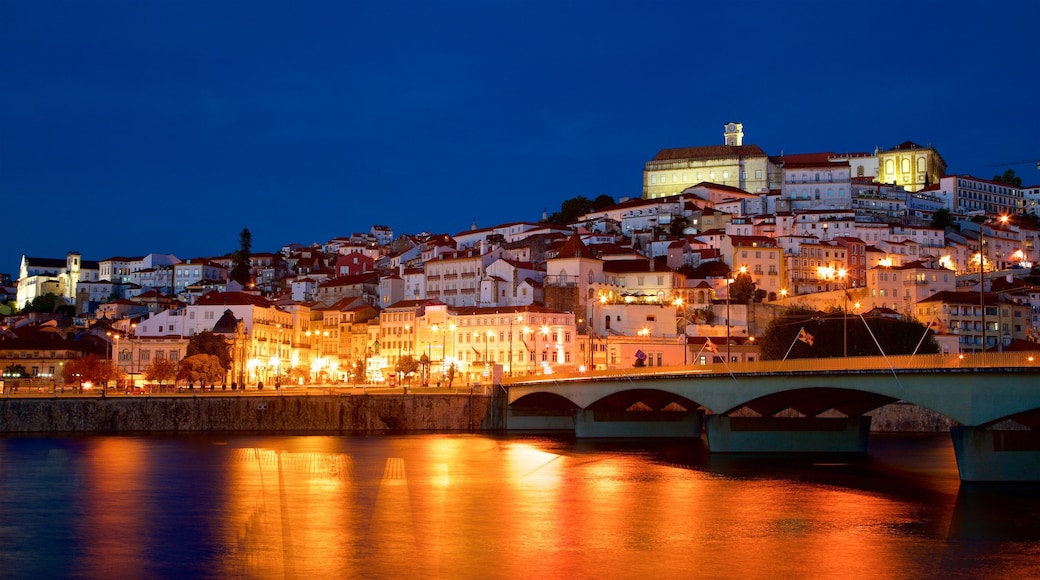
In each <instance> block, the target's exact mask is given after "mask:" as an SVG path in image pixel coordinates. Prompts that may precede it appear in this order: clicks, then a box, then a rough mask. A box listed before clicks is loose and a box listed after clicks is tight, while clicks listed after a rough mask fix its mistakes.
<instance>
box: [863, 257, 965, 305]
mask: <svg viewBox="0 0 1040 580" xmlns="http://www.w3.org/2000/svg"><path fill="white" fill-rule="evenodd" d="M956 286H957V274H956V272H954V271H953V270H950V269H948V268H945V267H943V266H942V265H941V264H939V262H938V261H935V260H929V261H913V262H909V263H906V264H902V265H898V266H875V267H873V268H871V269H870V270H868V272H867V292H868V294H869V297H870V298H869V300H870V303H869V307H867V309H868V310H871V309H874V308H890V309H892V310H894V311H896V312H899V313H900V314H906V315H910V316H914V315H915V314H916V307H917V303H918V302H920V301H922V300H924V299H926V298H928V297H930V296H934V295H935V294H937V293H940V292H953V291H954V289H955V288H956Z"/></svg>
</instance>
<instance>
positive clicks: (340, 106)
mask: <svg viewBox="0 0 1040 580" xmlns="http://www.w3.org/2000/svg"><path fill="white" fill-rule="evenodd" d="M705 4H706V3H701V2H653V1H651V2H610V1H606V2H594V1H587V2H586V1H567V0H557V1H552V2H548V1H546V2H542V1H530V2H519V1H517V2H505V1H498V0H473V1H469V0H465V1H463V0H446V1H442V2H419V1H416V2H343V1H327V2H319V1H308V0H297V1H293V2H287V1H280V2H265V1H258V0H250V1H245V0H241V1H236V2H229V1H224V2H222V1H214V0H209V1H202V0H198V1H196V0H178V1H148V0H130V1H125V2H116V1H105V0H99V1H97V2H72V1H60V2H55V1H49V0H25V1H22V0H0V200H2V202H0V235H2V238H0V239H2V242H0V271H3V272H9V273H12V274H16V271H17V266H18V260H19V259H20V257H21V255H22V254H28V255H32V256H40V257H62V256H64V255H65V253H66V251H68V250H77V251H79V252H81V253H82V254H83V257H84V259H94V260H98V259H103V258H106V257H110V256H113V255H139V254H145V253H148V252H169V253H173V254H175V255H177V256H178V257H180V258H189V257H197V256H203V255H218V254H223V253H226V252H230V251H232V250H234V249H235V248H236V247H237V244H238V232H239V231H240V230H241V229H242V227H243V226H246V227H249V229H250V230H251V231H252V232H253V247H254V250H256V251H275V250H276V249H277V248H278V247H280V246H281V245H283V244H285V243H291V242H297V243H311V242H315V241H319V242H320V241H324V240H326V239H328V238H331V237H334V236H339V235H349V234H350V233H351V232H357V231H367V230H368V229H369V227H370V226H371V225H372V224H385V225H389V226H390V227H392V228H393V229H394V231H395V233H397V234H401V233H417V232H420V231H423V230H428V231H435V232H448V233H456V232H458V231H461V230H465V229H468V228H469V226H470V224H471V223H472V222H473V221H474V220H475V221H476V223H477V224H478V226H481V227H484V226H490V225H494V224H497V223H503V222H509V221H521V220H531V221H534V220H537V219H538V218H539V217H540V216H541V212H542V210H543V208H546V209H548V211H549V212H550V213H551V212H553V211H555V210H557V209H559V207H560V204H561V202H562V201H563V200H565V199H568V198H571V197H574V196H577V195H585V196H587V197H590V198H591V197H595V196H597V195H599V194H607V195H610V196H612V197H614V198H615V199H618V198H621V197H637V196H639V195H640V186H641V171H642V166H643V164H644V163H645V162H646V161H647V160H648V159H650V158H651V157H653V155H654V154H655V153H656V152H657V151H658V150H659V149H662V148H668V147H687V146H695V145H711V144H721V142H722V126H723V124H724V123H726V122H729V121H737V122H741V123H743V124H744V132H745V141H744V142H745V144H752V143H753V144H757V145H759V146H760V147H762V148H763V149H764V150H765V151H766V152H767V153H770V154H779V153H781V152H782V151H783V152H786V153H796V152H800V153H804V152H814V151H870V150H873V149H874V148H875V147H882V148H887V147H891V146H894V145H897V144H899V143H901V142H903V141H907V140H912V141H915V142H918V143H921V144H932V145H934V146H935V147H936V148H937V149H938V150H939V152H940V153H941V154H942V155H943V157H944V158H945V159H946V161H947V164H948V166H949V170H950V171H951V172H954V173H964V174H972V175H976V176H979V177H987V178H988V177H992V176H993V174H995V173H999V172H1003V170H1004V169H1006V167H1005V166H1003V165H1002V164H1003V163H1007V162H1011V161H1020V160H1036V159H1040V107H1038V105H1037V102H1038V101H1040V90H1038V89H1040V87H1038V84H1040V63H1038V60H1040V45H1038V44H1037V41H1036V39H1035V32H1036V23H1037V22H1040V3H1037V2H1027V1H1014V2H1012V1H1004V0H996V1H991V2H986V3H983V4H979V3H977V2H970V3H969V2H967V1H962V0H954V1H947V2H941V1H927V0H918V1H913V2H905V1H895V0H880V1H875V2H869V3H848V2H843V3H839V2H818V1H815V0H808V1H803V2H791V3H785V2H770V1H764V0H751V1H749V2H739V3H737V2H733V3H721V2H720V3H713V4H718V5H717V6H707V5H705ZM1014 169H1015V170H1016V171H1017V172H1018V174H1019V175H1021V176H1023V178H1024V179H1025V181H1026V182H1027V183H1040V173H1038V172H1037V170H1036V168H1035V164H1032V165H1028V164H1026V165H1018V166H1015V167H1014Z"/></svg>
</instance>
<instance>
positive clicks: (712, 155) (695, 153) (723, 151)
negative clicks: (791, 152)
mask: <svg viewBox="0 0 1040 580" xmlns="http://www.w3.org/2000/svg"><path fill="white" fill-rule="evenodd" d="M766 156H767V155H766V154H765V152H764V151H762V149H761V148H760V147H759V146H758V145H706V146H702V147H682V148H679V149H661V150H660V151H658V152H657V155H655V156H654V158H653V161H673V160H680V159H717V158H719V157H741V158H743V157H766Z"/></svg>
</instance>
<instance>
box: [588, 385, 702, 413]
mask: <svg viewBox="0 0 1040 580" xmlns="http://www.w3.org/2000/svg"><path fill="white" fill-rule="evenodd" d="M700 406H701V405H700V403H698V402H697V401H694V400H692V399H689V398H687V397H684V396H682V395H680V394H677V393H673V392H671V391H667V390H663V389H645V388H644V389H638V388H637V389H629V390H624V391H618V392H616V393H611V394H609V395H607V396H605V397H603V398H600V399H597V400H595V401H593V402H592V403H590V404H589V405H588V406H587V407H586V409H590V410H593V411H628V410H644V411H696V410H697V409H698V408H699V407H700Z"/></svg>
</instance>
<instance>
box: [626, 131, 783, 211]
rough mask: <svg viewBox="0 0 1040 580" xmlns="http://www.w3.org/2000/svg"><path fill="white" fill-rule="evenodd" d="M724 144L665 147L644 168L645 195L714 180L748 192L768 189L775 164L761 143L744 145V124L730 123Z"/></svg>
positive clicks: (661, 194)
mask: <svg viewBox="0 0 1040 580" xmlns="http://www.w3.org/2000/svg"><path fill="white" fill-rule="evenodd" d="M723 137H724V143H725V144H724V145H708V146H702V147H685V148H681V149H662V150H660V151H658V153H657V155H655V156H654V158H653V159H651V160H650V161H648V162H647V163H646V165H645V167H644V169H643V199H654V198H658V197H668V196H671V195H676V194H678V193H680V192H682V191H683V190H684V189H686V188H687V187H689V186H691V185H694V184H698V183H702V182H705V181H707V182H711V183H717V184H719V185H728V186H732V187H736V188H739V189H742V190H744V191H748V192H759V191H768V190H769V189H770V181H769V179H770V172H771V171H772V172H773V173H776V170H775V168H774V167H773V166H772V164H771V163H770V161H769V156H768V155H766V153H765V152H764V151H762V149H761V148H759V147H758V145H744V144H743V142H744V127H743V125H741V124H739V123H729V124H727V125H726V126H725V131H724V134H723Z"/></svg>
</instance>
